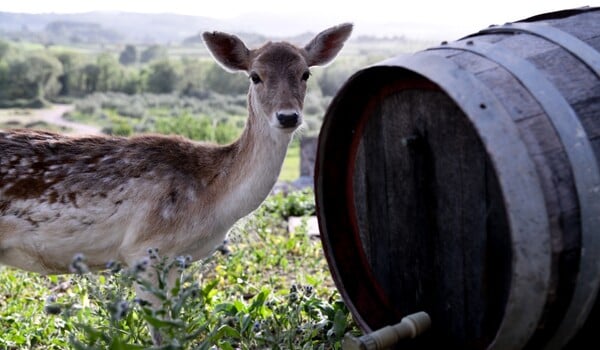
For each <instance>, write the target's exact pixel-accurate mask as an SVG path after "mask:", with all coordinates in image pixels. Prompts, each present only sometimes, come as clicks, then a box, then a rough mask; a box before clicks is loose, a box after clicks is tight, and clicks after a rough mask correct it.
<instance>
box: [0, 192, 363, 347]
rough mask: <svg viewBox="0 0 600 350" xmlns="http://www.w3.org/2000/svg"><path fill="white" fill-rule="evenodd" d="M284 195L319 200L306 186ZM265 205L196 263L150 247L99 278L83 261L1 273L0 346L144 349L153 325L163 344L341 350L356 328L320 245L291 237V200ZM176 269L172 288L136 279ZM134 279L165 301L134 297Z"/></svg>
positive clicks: (303, 202) (300, 202) (300, 203)
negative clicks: (155, 303)
mask: <svg viewBox="0 0 600 350" xmlns="http://www.w3.org/2000/svg"><path fill="white" fill-rule="evenodd" d="M287 201H290V202H291V201H296V202H297V203H296V205H295V206H296V207H309V206H310V205H311V204H310V203H313V205H314V199H313V198H312V196H311V195H310V193H308V192H307V193H302V194H293V195H292V194H290V198H288V199H287ZM267 202H271V204H270V208H269V209H267V208H266V207H265V206H263V207H261V208H259V209H258V210H257V211H256V212H255V213H254V214H252V215H251V216H250V217H248V218H247V219H245V220H243V221H242V222H241V223H239V224H238V225H237V226H236V227H235V228H234V229H233V230H232V232H231V233H230V236H231V243H229V244H228V245H227V246H224V247H221V248H220V251H221V253H218V254H214V255H213V256H212V257H210V258H208V259H207V260H205V261H204V262H202V264H193V265H191V267H188V266H189V260H187V259H186V258H179V259H175V260H165V259H163V258H161V257H160V256H159V252H157V251H155V250H151V251H149V259H148V260H147V261H149V262H150V263H149V264H148V263H147V262H146V263H144V262H141V263H140V264H138V265H136V266H134V267H132V268H130V269H126V270H122V271H118V270H119V269H118V264H115V263H111V264H110V265H109V270H107V271H106V272H104V273H101V274H97V275H91V274H87V273H85V272H86V268H85V264H84V262H85V261H84V259H83V257H77V258H76V259H74V263H73V268H74V271H76V272H79V273H80V274H79V275H72V276H47V277H44V276H39V275H36V274H29V273H24V272H22V271H18V270H12V269H8V268H4V269H2V270H0V334H2V337H0V348H8V349H15V348H27V349H64V348H68V347H72V348H75V349H145V348H150V347H151V336H150V333H149V331H148V328H147V327H146V324H147V323H150V324H151V325H153V326H154V327H155V328H156V329H158V330H160V331H161V334H162V335H163V340H164V343H163V346H162V347H161V348H162V349H214V348H218V349H265V348H270V349H339V348H340V340H341V337H342V336H343V334H344V333H345V332H347V331H353V332H356V327H355V326H354V324H353V323H352V321H351V318H350V315H349V312H348V310H347V308H346V307H345V306H344V304H343V302H342V301H341V300H340V297H339V294H338V292H337V291H336V290H335V288H334V286H333V283H332V281H331V277H330V275H329V273H328V272H327V267H326V264H325V261H324V257H323V252H322V249H321V245H320V243H319V241H314V240H311V239H310V238H309V237H308V235H306V232H303V231H302V230H297V231H296V232H295V233H294V234H289V233H287V230H286V226H287V225H286V223H285V221H284V220H282V219H281V218H282V217H283V216H285V215H286V213H287V212H288V209H287V208H286V207H287V204H283V203H282V202H281V201H280V199H273V198H269V199H268V200H267ZM304 230H306V227H304ZM173 268H175V269H178V271H179V272H178V274H179V279H178V283H177V284H176V286H175V288H173V289H171V290H167V288H166V286H165V284H164V283H159V284H158V285H157V286H156V287H153V286H151V285H149V284H148V283H147V281H145V280H144V279H143V278H142V277H141V276H142V275H140V272H141V271H142V270H146V269H151V271H154V272H155V274H156V276H159V278H160V279H161V280H164V277H165V275H166V273H168V271H169V270H170V269H173ZM136 281H137V282H140V283H142V284H143V285H144V286H145V288H148V289H149V290H150V291H151V292H152V294H153V295H155V297H157V298H158V299H159V300H162V301H163V305H162V307H159V308H157V309H156V310H153V309H150V308H149V307H148V305H147V304H146V303H144V302H143V301H141V300H137V299H135V297H134V295H133V293H132V289H133V288H131V286H132V284H133V283H134V282H136ZM167 296H168V297H167ZM44 300H45V302H44ZM43 310H45V313H44V311H43Z"/></svg>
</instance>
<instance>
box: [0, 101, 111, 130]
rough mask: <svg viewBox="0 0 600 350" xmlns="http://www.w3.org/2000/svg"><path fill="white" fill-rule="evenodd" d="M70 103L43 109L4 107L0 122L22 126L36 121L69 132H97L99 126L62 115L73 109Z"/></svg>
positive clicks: (1, 111)
mask: <svg viewBox="0 0 600 350" xmlns="http://www.w3.org/2000/svg"><path fill="white" fill-rule="evenodd" d="M73 108H74V107H73V106H72V105H54V106H52V107H50V108H44V109H14V108H10V109H4V110H0V124H2V125H7V126H10V127H24V126H25V125H31V124H35V123H38V122H44V123H48V124H50V125H51V126H57V127H58V128H57V129H60V130H61V131H62V132H64V133H69V134H79V135H85V134H99V133H100V128H99V127H96V126H92V125H85V124H80V123H76V122H72V121H68V120H66V119H64V118H63V116H64V115H65V114H66V113H68V112H70V111H72V110H73Z"/></svg>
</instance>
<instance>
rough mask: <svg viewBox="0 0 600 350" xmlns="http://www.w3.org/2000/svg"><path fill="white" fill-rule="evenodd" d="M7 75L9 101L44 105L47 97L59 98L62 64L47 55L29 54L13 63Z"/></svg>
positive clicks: (10, 64)
mask: <svg viewBox="0 0 600 350" xmlns="http://www.w3.org/2000/svg"><path fill="white" fill-rule="evenodd" d="M7 73H8V74H7V80H8V88H9V90H8V92H7V94H6V95H7V96H6V97H7V98H8V99H26V100H36V101H38V102H40V103H44V101H45V100H46V98H47V97H54V96H57V95H58V93H59V91H60V82H59V81H58V77H59V76H60V75H61V74H62V64H61V63H60V61H59V60H57V59H56V58H55V57H52V56H49V55H47V54H45V53H42V52H34V53H28V54H27V55H26V56H25V57H19V58H18V59H16V60H14V61H11V62H10V63H9V66H8V72H7Z"/></svg>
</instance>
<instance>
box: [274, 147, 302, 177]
mask: <svg viewBox="0 0 600 350" xmlns="http://www.w3.org/2000/svg"><path fill="white" fill-rule="evenodd" d="M299 176H300V145H299V143H298V142H293V143H292V144H291V145H290V148H289V149H288V151H287V155H286V156H285V159H284V161H283V166H282V167H281V173H280V174H279V181H294V180H296V179H297V178H298V177H299Z"/></svg>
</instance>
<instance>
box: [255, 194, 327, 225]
mask: <svg viewBox="0 0 600 350" xmlns="http://www.w3.org/2000/svg"><path fill="white" fill-rule="evenodd" d="M312 198H314V194H313V191H312V190H311V189H304V190H301V191H295V192H291V193H288V194H285V193H283V192H280V193H276V194H274V195H272V196H270V197H269V198H268V199H267V200H266V201H265V202H264V203H263V206H262V210H264V211H265V212H266V213H271V214H275V215H279V216H280V217H281V218H283V219H287V218H289V217H290V216H307V215H315V203H314V201H312V200H311V199H312Z"/></svg>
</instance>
